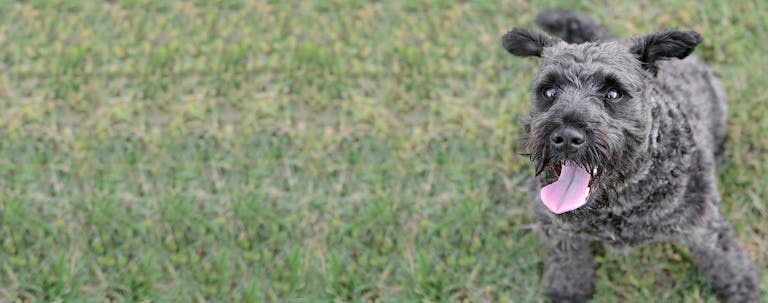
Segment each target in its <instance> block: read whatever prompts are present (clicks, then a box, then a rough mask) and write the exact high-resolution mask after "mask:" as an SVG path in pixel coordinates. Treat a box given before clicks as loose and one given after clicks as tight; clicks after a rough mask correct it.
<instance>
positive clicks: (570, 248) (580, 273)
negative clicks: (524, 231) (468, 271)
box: [539, 224, 595, 303]
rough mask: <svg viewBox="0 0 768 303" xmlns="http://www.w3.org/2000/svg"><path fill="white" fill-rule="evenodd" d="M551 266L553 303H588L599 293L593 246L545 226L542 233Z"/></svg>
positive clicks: (549, 290) (549, 279) (549, 277)
mask: <svg viewBox="0 0 768 303" xmlns="http://www.w3.org/2000/svg"><path fill="white" fill-rule="evenodd" d="M539 235H540V237H541V241H542V243H543V244H544V245H543V246H544V250H545V252H546V255H547V259H548V264H547V270H546V273H545V277H546V280H547V282H548V283H549V284H548V285H547V289H546V295H547V296H548V297H549V299H550V300H551V301H552V302H553V303H560V302H563V303H564V302H568V303H577V302H586V301H587V300H589V299H590V298H592V295H593V294H594V292H595V263H594V260H593V256H592V250H591V248H590V242H589V241H587V240H586V239H582V238H579V237H576V236H574V235H569V234H564V233H562V232H559V231H556V230H554V229H553V228H551V226H548V225H546V224H542V227H541V230H540V232H539Z"/></svg>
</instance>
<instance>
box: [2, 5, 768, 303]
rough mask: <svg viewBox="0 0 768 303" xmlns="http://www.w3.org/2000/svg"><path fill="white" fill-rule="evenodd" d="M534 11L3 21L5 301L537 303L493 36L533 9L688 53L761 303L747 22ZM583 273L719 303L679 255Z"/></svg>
mask: <svg viewBox="0 0 768 303" xmlns="http://www.w3.org/2000/svg"><path fill="white" fill-rule="evenodd" d="M536 2H537V4H536V5H533V4H531V3H527V1H514V0H510V1H502V2H494V3H491V2H454V1H447V0H428V1H408V0H393V1H376V2H366V1H358V0H343V1H341V0H340V1H263V0H256V1H255V2H253V1H242V2H238V1H234V2H229V1H189V2H183V3H182V2H177V1H168V0H163V1H149V0H143V1H127V0H124V1H108V2H103V3H102V2H99V1H82V2H73V1H61V0H50V1H42V0H32V1H20V2H8V1H1V2H0V20H2V21H0V106H2V109H0V136H1V138H2V139H1V140H0V232H2V248H1V249H0V301H8V302H12V301H13V302H104V301H112V302H134V301H136V302H265V303H266V302H542V301H543V300H544V299H543V296H542V290H541V289H542V283H543V282H542V280H541V273H542V270H543V268H544V263H543V260H542V251H541V249H540V245H539V241H538V238H537V237H536V235H535V233H534V232H533V230H534V228H535V218H534V216H533V211H532V207H531V205H530V203H529V202H528V201H527V200H526V199H525V194H524V185H523V184H524V181H525V179H526V178H527V177H528V176H530V175H531V173H532V168H531V166H530V165H529V163H528V161H527V159H526V158H525V157H524V156H521V155H520V153H522V152H524V150H523V149H522V146H521V145H520V144H519V140H518V138H519V137H520V136H521V127H520V125H519V123H518V122H517V121H518V118H519V117H520V116H521V115H524V114H525V113H526V112H527V100H528V97H529V84H530V83H531V80H532V76H533V75H534V74H535V70H536V66H537V63H538V62H537V60H535V59H520V58H515V57H512V56H510V55H508V54H506V53H505V51H504V50H503V49H502V48H501V46H500V41H499V38H500V35H501V34H503V33H504V32H506V30H508V29H510V28H512V27H514V26H533V22H532V20H533V18H534V17H535V14H536V12H538V11H540V10H541V9H543V8H546V7H552V6H562V7H567V8H570V9H572V10H576V11H581V12H586V13H589V14H591V15H593V16H595V17H597V18H599V19H600V20H603V21H604V22H605V23H606V24H607V25H608V26H609V27H610V28H611V29H612V30H613V31H615V32H616V33H619V34H621V35H630V34H642V33H649V32H651V31H654V30H659V29H665V28H674V27H679V28H681V29H694V30H697V31H699V32H700V33H701V34H702V35H703V37H704V42H703V44H702V45H700V46H699V47H698V48H697V49H696V51H695V54H696V55H698V56H699V57H701V58H702V59H703V60H705V61H706V62H708V63H709V64H710V65H711V66H712V68H713V69H714V71H715V72H716V74H717V75H719V76H720V78H721V79H722V80H723V82H724V84H725V86H726V89H727V95H728V103H729V106H730V113H729V118H730V120H729V127H730V129H729V143H728V154H727V158H726V161H725V163H723V165H722V166H721V167H720V168H719V169H718V173H719V181H720V190H721V191H722V194H723V209H724V210H725V212H726V214H727V216H728V218H729V219H730V220H731V221H732V222H733V224H734V226H735V229H736V230H737V233H738V236H739V238H740V240H741V242H742V243H743V246H744V247H745V248H746V250H747V251H748V253H749V256H750V258H751V259H752V260H753V261H754V262H755V263H756V264H757V265H758V267H759V270H760V273H761V276H762V277H763V282H762V289H763V292H764V293H766V294H768V205H766V200H767V199H768V186H766V180H768V164H767V163H768V138H767V137H766V133H768V112H767V111H768V109H767V108H766V104H768V103H767V102H768V73H766V69H768V56H767V55H766V50H768V4H766V3H765V2H764V1H753V2H749V1H731V2H734V3H731V4H727V3H726V1H719V2H717V1H702V2H701V3H695V2H692V1H680V0H668V1H660V2H663V4H658V3H655V2H658V1H640V2H639V4H638V3H637V2H636V1H615V0H595V1H587V2H584V3H581V4H575V3H572V1H565V0H561V1H551V0H549V1H536ZM652 2H654V3H652ZM597 261H598V264H599V266H600V267H599V269H598V284H597V292H598V293H597V296H596V299H595V302H716V301H715V299H714V294H713V292H712V290H711V289H710V288H709V286H707V284H706V282H705V281H704V278H703V277H702V276H701V275H699V274H698V272H697V271H696V269H695V267H694V266H693V264H692V263H691V261H690V258H689V256H688V255H687V253H686V252H685V251H684V250H683V249H682V248H680V247H678V246H675V245H670V244H653V245H645V246H642V247H640V248H638V249H636V250H634V251H633V252H631V253H629V254H627V255H616V254H612V253H606V254H605V255H604V256H601V257H598V259H597ZM766 300H768V299H766Z"/></svg>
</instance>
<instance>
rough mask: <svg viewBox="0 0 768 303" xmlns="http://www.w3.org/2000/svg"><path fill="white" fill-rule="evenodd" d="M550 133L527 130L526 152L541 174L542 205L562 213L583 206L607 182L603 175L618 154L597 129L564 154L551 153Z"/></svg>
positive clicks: (549, 130) (605, 136)
mask: <svg viewBox="0 0 768 303" xmlns="http://www.w3.org/2000/svg"><path fill="white" fill-rule="evenodd" d="M550 133H551V129H547V128H538V129H533V130H531V132H530V133H529V134H530V136H529V137H528V139H529V140H528V150H529V151H530V154H529V156H530V159H531V161H532V163H533V165H534V167H535V169H536V175H537V176H542V175H543V178H544V179H545V180H546V183H547V185H546V186H544V187H543V188H542V189H541V200H542V202H543V203H544V204H545V205H546V206H547V208H549V209H550V211H552V212H553V213H556V214H562V213H565V212H569V211H573V210H575V209H578V208H581V207H583V206H584V205H586V204H587V203H588V202H589V201H590V198H591V197H592V196H593V195H595V193H596V191H597V189H598V187H599V185H601V184H603V183H604V182H607V180H605V178H604V175H605V174H606V172H610V171H611V170H613V169H614V167H615V163H617V162H618V160H619V159H620V156H621V155H620V154H618V153H616V152H613V150H614V149H612V146H611V144H610V142H612V141H613V142H615V141H617V140H615V139H614V140H610V138H608V135H607V134H606V133H604V132H602V131H600V130H590V131H588V137H589V138H590V140H588V141H589V142H588V144H587V145H586V146H584V147H583V148H581V149H580V150H579V151H574V152H572V153H570V154H567V155H566V154H563V153H560V152H554V151H552V150H551V145H550V142H549V139H548V138H549V134H550Z"/></svg>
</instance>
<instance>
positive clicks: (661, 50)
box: [502, 29, 701, 214]
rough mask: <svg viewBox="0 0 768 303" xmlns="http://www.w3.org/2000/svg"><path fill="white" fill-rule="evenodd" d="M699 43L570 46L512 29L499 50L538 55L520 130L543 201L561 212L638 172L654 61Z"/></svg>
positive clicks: (672, 40)
mask: <svg viewBox="0 0 768 303" xmlns="http://www.w3.org/2000/svg"><path fill="white" fill-rule="evenodd" d="M700 42H701V37H700V36H699V34H698V33H696V32H684V31H677V30H669V31H663V32H658V33H654V34H650V35H647V36H642V37H637V38H634V39H631V40H625V41H603V42H587V43H582V44H568V43H565V42H563V41H560V40H558V39H556V38H553V37H550V36H548V35H547V34H545V33H543V32H539V31H536V30H528V29H514V30H512V31H510V32H508V33H507V34H505V35H504V36H503V38H502V44H503V46H504V48H505V49H506V50H507V51H508V52H509V53H511V54H513V55H516V56H521V57H528V56H536V57H541V67H540V69H539V74H538V75H537V76H536V79H535V81H534V83H533V90H532V96H531V106H530V117H528V119H526V122H525V128H526V132H527V139H528V149H529V153H530V157H531V160H532V162H533V164H534V166H535V168H536V172H537V175H540V174H544V177H545V179H546V180H547V182H548V183H550V184H549V185H547V186H544V187H543V188H542V190H541V199H542V201H543V202H544V204H545V205H546V206H547V207H548V208H549V209H550V210H551V211H552V212H554V213H557V214H560V213H564V212H568V211H572V210H575V209H577V208H580V207H582V206H584V205H587V204H588V203H589V202H590V201H591V200H592V197H594V196H596V195H597V194H598V193H599V192H600V191H605V190H606V189H607V188H613V186H612V185H615V184H616V183H618V182H624V181H625V180H626V179H627V178H628V177H629V176H631V174H632V173H633V172H635V171H636V170H637V161H636V160H638V159H639V158H640V157H641V156H642V153H644V152H645V148H644V146H645V144H646V141H647V140H648V136H649V127H650V124H651V105H650V100H648V98H649V96H650V94H649V92H650V90H651V89H653V88H652V84H653V78H654V77H655V75H656V62H657V61H658V60H663V59H668V58H685V57H686V56H688V55H689V54H690V53H691V52H692V51H693V49H694V48H695V47H696V45H697V44H699V43H700Z"/></svg>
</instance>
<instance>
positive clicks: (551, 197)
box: [541, 162, 591, 214]
mask: <svg viewBox="0 0 768 303" xmlns="http://www.w3.org/2000/svg"><path fill="white" fill-rule="evenodd" d="M590 180H591V177H590V175H589V172H588V171H587V170H586V169H584V168H583V167H580V166H578V165H573V164H571V163H570V162H565V164H563V167H562V169H561V170H560V178H559V179H557V181H555V182H554V183H552V184H550V185H547V186H544V187H542V188H541V201H542V202H544V205H546V206H547V208H549V210H551V211H552V212H553V213H556V214H562V213H564V212H567V211H572V210H574V209H577V208H579V207H581V206H582V205H584V204H585V203H587V196H588V195H589V187H588V186H589V181H590Z"/></svg>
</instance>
